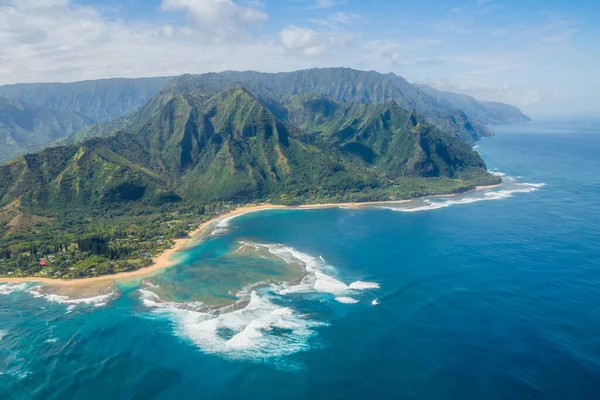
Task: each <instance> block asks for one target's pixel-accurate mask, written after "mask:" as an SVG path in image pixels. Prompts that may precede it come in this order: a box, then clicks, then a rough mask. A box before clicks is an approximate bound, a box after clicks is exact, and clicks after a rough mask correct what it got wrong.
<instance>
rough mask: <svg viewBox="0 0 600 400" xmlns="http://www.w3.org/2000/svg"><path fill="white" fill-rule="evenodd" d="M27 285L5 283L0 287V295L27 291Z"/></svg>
mask: <svg viewBox="0 0 600 400" xmlns="http://www.w3.org/2000/svg"><path fill="white" fill-rule="evenodd" d="M27 287H28V284H27V283H5V284H2V285H0V294H5V295H6V294H11V293H14V292H23V291H25V290H27Z"/></svg>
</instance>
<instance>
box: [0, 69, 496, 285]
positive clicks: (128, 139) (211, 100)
mask: <svg viewBox="0 0 600 400" xmlns="http://www.w3.org/2000/svg"><path fill="white" fill-rule="evenodd" d="M183 83H185V84H182V82H178V83H174V84H173V85H172V86H169V87H168V88H167V89H166V90H164V91H162V92H160V93H159V94H157V95H156V96H155V97H154V98H153V99H151V100H150V101H149V102H148V104H147V105H146V106H145V107H143V108H142V109H140V110H139V111H137V112H136V113H134V114H131V115H129V116H127V117H125V118H123V119H121V120H120V122H115V123H114V124H113V125H112V126H113V127H115V126H119V125H120V128H119V130H117V131H116V132H112V133H107V131H105V134H104V137H93V138H90V139H87V140H83V141H77V142H75V143H72V144H67V145H62V146H58V147H54V148H48V149H45V150H43V151H40V152H38V153H35V154H28V155H24V156H21V157H19V158H17V159H16V160H14V161H12V162H10V163H7V164H5V165H3V166H0V238H1V239H0V275H8V274H12V275H16V276H29V275H43V276H49V277H50V276H51V277H61V278H78V277H84V276H97V275H103V274H110V273H114V272H121V271H127V270H132V269H137V268H140V267H143V266H146V265H148V264H150V263H151V259H152V257H153V256H156V255H157V254H159V253H160V252H162V251H163V250H164V249H166V248H168V247H170V246H171V245H172V243H173V240H174V239H175V238H178V237H183V236H185V235H186V234H187V232H189V231H190V230H191V229H192V228H194V227H195V226H197V225H198V224H199V223H200V222H201V221H202V220H204V219H206V218H209V217H211V216H213V215H215V214H217V213H219V212H221V211H222V210H224V209H226V208H227V207H231V206H234V205H235V204H245V203H252V202H270V203H278V204H289V205H292V204H299V203H320V202H349V201H383V200H399V199H407V198H411V197H415V196H423V195H431V194H441V193H457V192H463V191H466V190H469V189H473V188H474V187H475V186H476V185H482V184H493V183H498V182H499V178H497V177H495V176H492V175H490V174H489V173H488V172H487V170H486V166H485V163H484V161H483V160H482V159H481V157H479V155H478V154H477V153H476V152H475V151H474V150H473V149H472V148H471V147H470V146H469V145H468V144H467V143H465V142H464V141H462V140H460V139H458V138H456V137H455V136H454V135H451V134H447V133H444V132H442V131H441V130H439V129H438V128H436V127H435V126H433V125H431V124H430V123H429V122H427V119H426V118H424V117H422V116H420V115H419V114H418V113H416V112H414V111H413V112H409V111H406V110H405V109H403V108H402V107H401V106H400V105H399V104H397V103H396V102H395V101H388V102H385V103H381V104H369V103H356V102H338V101H335V100H334V99H333V98H331V97H328V96H324V95H307V94H300V95H290V94H285V93H274V92H272V91H265V92H264V93H263V94H260V93H258V92H257V91H256V90H251V89H248V88H246V87H244V86H241V85H234V86H233V87H229V88H226V89H225V90H223V91H220V92H218V93H216V94H212V95H211V94H209V92H210V91H211V90H212V89H210V87H209V88H208V89H206V88H199V87H198V86H197V85H196V82H195V80H194V78H190V79H188V80H187V81H185V82H183ZM99 129H102V128H99Z"/></svg>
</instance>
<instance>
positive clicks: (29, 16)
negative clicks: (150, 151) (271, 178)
mask: <svg viewBox="0 0 600 400" xmlns="http://www.w3.org/2000/svg"><path fill="white" fill-rule="evenodd" d="M229 3H230V2H229ZM219 7H221V6H219ZM237 7H241V6H238V5H235V7H233V8H231V4H229V5H228V6H225V8H220V9H213V10H212V11H211V12H216V13H217V14H218V15H221V22H224V21H225V20H228V21H238V22H240V23H241V22H242V21H244V22H246V23H254V22H259V21H261V20H263V19H264V18H265V17H263V16H260V15H259V14H255V13H253V12H250V11H248V10H244V9H240V8H237ZM215 10H216V11H215ZM189 12H190V13H192V11H189ZM194 12H195V13H197V14H198V15H205V16H206V14H202V11H199V10H198V11H197V12H196V11H194ZM195 15H196V14H195ZM228 18H229V19H228ZM296 63H297V64H298V65H301V66H303V67H304V66H305V64H303V61H302V60H296V59H295V58H293V57H291V56H289V55H285V52H284V49H283V47H282V46H281V45H280V44H278V43H276V42H275V41H274V40H269V39H268V38H259V37H252V36H251V35H250V36H248V37H247V38H245V40H243V41H240V40H238V39H236V38H231V37H230V38H227V39H225V38H223V37H221V38H220V40H219V41H218V42H214V40H212V37H211V36H210V35H206V34H205V32H204V31H202V30H200V28H198V27H196V25H189V26H188V25H179V26H177V25H170V24H169V25H166V24H158V23H157V24H154V23H148V22H125V21H120V20H112V19H111V20H109V19H106V18H104V17H103V15H102V14H101V13H100V12H98V11H97V10H96V9H95V8H94V7H89V6H81V5H76V4H73V3H72V2H70V1H68V0H12V1H11V2H10V3H8V4H7V3H6V2H5V0H3V1H0V83H14V82H32V81H49V80H52V81H74V80H81V79H98V78H106V77H116V76H123V77H139V76H156V75H176V74H182V73H187V72H191V73H198V72H208V71H220V70H224V69H241V68H247V69H260V70H265V71H273V70H280V69H286V68H287V69H291V68H292V65H294V64H296Z"/></svg>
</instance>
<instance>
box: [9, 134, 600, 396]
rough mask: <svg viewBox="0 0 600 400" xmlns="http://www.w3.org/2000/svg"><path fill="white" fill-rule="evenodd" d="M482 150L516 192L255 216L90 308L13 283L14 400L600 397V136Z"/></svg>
mask: <svg viewBox="0 0 600 400" xmlns="http://www.w3.org/2000/svg"><path fill="white" fill-rule="evenodd" d="M595 126H596V127H597V126H599V125H595ZM477 150H478V151H480V153H481V154H482V155H483V157H484V158H485V160H486V161H487V163H488V166H489V167H490V169H492V170H494V171H495V172H496V173H503V174H505V181H506V183H505V184H504V186H503V187H500V188H496V189H493V190H490V191H487V192H480V193H469V194H466V195H463V196H455V197H445V198H444V197H437V198H433V199H429V200H426V201H418V202H415V203H413V204H407V205H402V206H393V207H380V208H376V209H360V210H351V209H330V210H310V211H307V210H285V211H274V210H273V211H266V212H262V213H256V214H250V215H245V216H242V217H239V218H237V219H233V220H231V221H228V223H222V224H221V225H220V226H219V227H217V229H216V232H215V235H213V236H212V237H211V238H209V239H208V240H206V241H204V242H202V243H200V244H199V245H198V246H196V247H194V248H192V249H190V250H189V251H188V252H186V253H184V254H182V255H180V256H179V258H178V259H179V264H178V265H177V266H176V267H173V268H171V269H169V270H167V271H165V272H164V273H162V274H160V275H157V276H154V277H152V278H148V279H145V280H144V281H143V282H142V283H141V284H124V283H121V284H120V285H119V290H118V291H117V293H115V295H114V296H110V297H108V298H98V299H92V300H90V301H89V303H90V304H86V303H72V302H71V303H69V302H68V301H69V300H67V299H65V298H56V297H50V298H48V297H40V296H37V297H36V294H35V292H31V287H32V286H34V285H33V284H29V285H4V286H0V337H1V340H0V397H1V398H2V399H29V398H40V399H71V398H73V399H75V398H76V399H93V398H110V399H121V398H122V399H137V398H139V399H147V398H158V399H167V398H190V397H192V398H211V399H212V398H260V399H270V398H273V399H276V398H291V399H295V398H298V399H301V398H302V399H303V398H329V399H352V398H357V399H363V398H393V399H398V398H410V399H509V398H510V399H512V398H522V399H597V398H600V307H598V304H600V200H599V199H600V160H599V157H598V154H600V130H599V129H597V128H594V125H593V124H590V125H585V124H579V125H575V124H572V123H569V124H556V123H554V124H543V123H534V124H526V125H508V126H502V127H499V128H498V129H497V136H496V137H495V138H490V139H485V140H484V141H482V142H481V143H480V144H479V146H478V149H477ZM408 211H411V212H408ZM240 242H243V243H248V244H249V245H247V246H246V247H245V248H241V249H240V247H241V244H240ZM238 250H240V251H238ZM235 302H237V303H235ZM232 304H233V305H232ZM223 306H225V308H223Z"/></svg>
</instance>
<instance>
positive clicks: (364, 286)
mask: <svg viewBox="0 0 600 400" xmlns="http://www.w3.org/2000/svg"><path fill="white" fill-rule="evenodd" d="M350 289H355V290H368V289H379V283H377V282H363V281H356V282H353V283H351V284H350Z"/></svg>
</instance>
